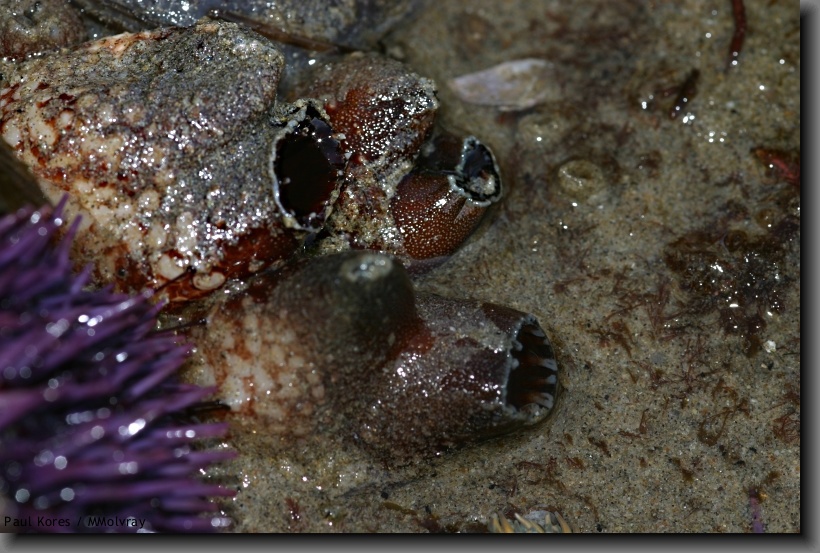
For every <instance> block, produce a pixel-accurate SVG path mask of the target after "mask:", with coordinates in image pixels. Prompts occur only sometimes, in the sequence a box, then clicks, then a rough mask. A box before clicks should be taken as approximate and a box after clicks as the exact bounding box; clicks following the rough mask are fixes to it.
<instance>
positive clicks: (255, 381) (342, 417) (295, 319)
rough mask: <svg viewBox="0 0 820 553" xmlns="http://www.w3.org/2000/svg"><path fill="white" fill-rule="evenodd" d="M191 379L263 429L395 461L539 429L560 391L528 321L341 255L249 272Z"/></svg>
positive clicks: (392, 263)
mask: <svg viewBox="0 0 820 553" xmlns="http://www.w3.org/2000/svg"><path fill="white" fill-rule="evenodd" d="M191 337H192V338H193V340H194V341H195V342H196V343H197V344H198V346H199V354H198V355H197V356H196V357H195V358H194V361H193V362H192V363H190V364H189V367H188V369H187V371H186V374H187V378H189V379H192V380H193V381H194V382H196V383H197V384H201V385H212V384H217V385H218V386H219V388H220V390H221V394H220V397H221V398H222V399H223V401H225V402H226V403H228V404H229V405H230V406H231V407H232V408H233V409H234V410H235V411H236V412H238V413H239V416H240V417H248V418H250V419H251V420H253V421H254V423H255V424H258V425H259V427H260V428H264V429H265V432H267V433H270V434H280V435H283V436H292V437H298V436H301V435H305V434H308V433H314V432H332V433H337V432H341V433H343V434H345V436H346V437H347V438H349V439H350V440H352V441H353V442H356V443H358V444H360V445H362V446H363V447H365V448H366V449H368V450H371V451H373V452H374V453H376V454H377V455H379V456H381V457H384V458H385V459H390V460H402V459H407V458H410V457H413V456H414V455H416V454H422V455H425V454H432V453H435V452H436V451H440V450H442V449H444V448H446V447H449V446H454V445H459V444H462V443H465V442H469V441H472V440H475V439H480V438H484V437H488V436H493V435H497V434H501V433H504V432H507V431H510V430H512V429H515V428H519V427H522V426H528V425H532V424H535V423H537V422H539V421H541V420H543V419H544V418H545V417H546V416H547V415H548V414H549V412H550V411H551V409H552V407H553V405H554V402H555V399H556V396H557V393H558V389H559V385H558V381H557V371H558V369H557V365H556V361H555V356H554V352H553V349H552V346H551V344H550V342H549V340H548V339H547V337H546V335H545V333H544V331H543V330H542V329H541V327H540V326H539V324H538V321H537V320H536V319H535V318H534V317H532V316H531V315H527V314H525V313H521V312H519V311H516V310H514V309H510V308H507V307H502V306H499V305H495V304H491V303H484V302H477V301H469V300H455V299H450V298H444V297H440V296H436V295H431V294H420V293H419V294H417V293H415V292H414V290H413V286H412V283H411V282H410V279H409V276H408V274H407V272H406V271H405V269H404V268H403V267H402V266H401V264H400V263H398V262H397V261H396V260H395V259H394V258H391V257H389V256H386V255H384V254H378V253H374V252H346V253H342V254H335V255H328V256H322V257H316V258H312V259H309V260H301V261H298V262H295V263H293V264H291V265H289V266H287V267H285V268H284V269H283V270H281V271H279V272H266V273H264V274H261V275H259V276H257V277H256V278H255V279H254V281H253V283H252V284H251V285H250V287H249V288H248V289H247V290H246V291H245V292H243V293H242V294H240V295H238V296H235V297H232V298H227V299H225V300H222V301H221V302H220V303H219V304H217V305H215V306H214V307H213V309H212V311H211V312H210V313H209V314H208V316H207V317H206V320H205V324H204V325H200V326H197V327H195V328H193V329H192V331H191Z"/></svg>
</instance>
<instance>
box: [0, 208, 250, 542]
mask: <svg viewBox="0 0 820 553" xmlns="http://www.w3.org/2000/svg"><path fill="white" fill-rule="evenodd" d="M62 205H63V204H62V203H61V204H60V205H58V206H57V208H55V209H54V210H53V211H52V210H51V209H50V208H44V209H42V210H40V211H34V210H33V209H31V208H27V209H22V210H20V211H18V212H17V213H16V214H13V215H8V216H6V217H4V218H2V219H0V521H3V522H4V525H3V526H2V527H0V531H35V532H100V531H115V532H120V531H122V532H134V531H172V532H173V531H194V532H199V531H209V530H217V529H219V528H221V527H224V526H226V525H228V523H229V521H228V519H227V518H226V517H224V516H222V515H218V514H215V512H216V511H217V510H218V507H217V506H216V505H215V504H214V503H212V502H211V501H209V500H208V497H209V496H230V495H233V492H232V491H231V490H228V489H226V488H222V487H220V486H218V485H212V484H206V483H203V482H201V481H200V480H198V479H197V478H196V477H195V473H196V471H198V470H199V469H201V468H203V467H206V466H207V465H210V464H211V463H214V462H217V461H220V460H223V459H226V458H229V457H232V456H233V455H234V454H233V452H231V451H197V450H195V449H194V448H192V444H193V443H194V442H195V440H196V439H200V438H208V437H215V436H219V435H222V434H223V433H224V432H225V431H226V429H227V428H226V425H225V424H223V423H218V424H200V423H193V422H191V417H186V416H185V411H186V410H187V409H190V408H191V407H192V406H194V405H195V404H197V403H198V402H199V401H200V400H201V399H202V398H203V397H205V396H207V395H209V394H211V393H212V392H213V389H208V388H202V387H199V386H194V385H189V384H181V383H178V382H177V381H176V380H175V379H174V377H175V373H176V371H177V369H178V368H179V366H180V365H181V363H182V362H183V360H184V358H185V357H186V356H187V353H188V348H187V346H186V345H184V344H180V343H179V340H178V339H177V338H176V337H175V336H174V335H173V334H169V333H167V332H158V331H156V330H155V323H156V320H155V315H156V312H157V310H158V306H155V305H152V304H151V303H150V302H149V301H148V298H149V295H148V294H143V295H140V296H136V297H131V296H127V295H124V294H115V293H112V292H111V291H110V290H109V289H104V290H96V291H92V290H86V289H84V287H85V285H86V283H87V281H88V275H89V271H88V270H86V271H84V272H83V273H81V274H80V275H76V276H75V275H73V274H72V271H71V264H70V261H69V257H68V252H69V242H70V239H71V237H72V236H73V233H74V229H75V228H76V222H75V225H74V226H73V227H72V228H71V229H70V230H69V231H68V233H67V235H66V239H64V240H63V241H62V242H61V243H60V244H59V245H57V246H55V245H54V244H53V238H54V234H55V232H56V230H57V229H58V228H59V227H60V226H61V225H63V224H66V223H65V221H63V220H62V218H61V213H62ZM3 496H5V498H6V500H5V501H4V499H3ZM202 513H209V514H208V515H207V516H202Z"/></svg>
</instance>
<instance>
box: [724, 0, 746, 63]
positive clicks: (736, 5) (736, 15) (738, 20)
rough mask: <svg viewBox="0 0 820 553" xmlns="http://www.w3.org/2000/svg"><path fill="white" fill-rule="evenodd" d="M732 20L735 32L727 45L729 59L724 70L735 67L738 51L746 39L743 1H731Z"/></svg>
mask: <svg viewBox="0 0 820 553" xmlns="http://www.w3.org/2000/svg"><path fill="white" fill-rule="evenodd" d="M732 18H733V19H734V22H735V31H734V33H733V34H732V41H731V42H730V43H729V57H728V58H727V60H726V69H727V70H728V69H729V68H730V67H733V66H735V65H737V62H738V58H739V57H740V51H741V49H742V48H743V39H744V38H746V8H745V6H744V5H743V0H732Z"/></svg>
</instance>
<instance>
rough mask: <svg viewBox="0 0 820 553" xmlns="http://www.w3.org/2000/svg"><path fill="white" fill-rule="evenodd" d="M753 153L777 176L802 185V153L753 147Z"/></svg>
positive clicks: (790, 182)
mask: <svg viewBox="0 0 820 553" xmlns="http://www.w3.org/2000/svg"><path fill="white" fill-rule="evenodd" d="M752 154H754V156H755V157H756V158H757V159H758V160H759V161H760V162H761V163H763V164H764V165H766V166H767V167H768V168H769V169H771V171H772V173H773V174H774V175H775V177H781V178H783V180H785V181H786V182H787V183H789V184H793V185H798V186H799V185H800V154H799V153H798V154H794V153H791V152H786V151H783V150H775V149H772V148H764V147H762V146H759V147H757V148H752Z"/></svg>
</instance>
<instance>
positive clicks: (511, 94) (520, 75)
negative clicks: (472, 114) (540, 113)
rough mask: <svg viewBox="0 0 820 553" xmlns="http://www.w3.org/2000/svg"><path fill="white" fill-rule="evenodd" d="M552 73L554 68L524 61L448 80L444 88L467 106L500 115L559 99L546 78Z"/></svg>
mask: <svg viewBox="0 0 820 553" xmlns="http://www.w3.org/2000/svg"><path fill="white" fill-rule="evenodd" d="M553 71H554V68H553V64H551V63H549V62H547V61H545V60H542V59H538V58H524V59H520V60H511V61H506V62H504V63H500V64H498V65H495V66H493V67H490V68H489V69H484V70H483V71H478V72H476V73H469V74H467V75H462V76H460V77H456V78H454V79H450V80H449V81H448V82H447V84H448V85H449V86H450V88H451V89H452V90H453V92H455V93H456V95H457V96H458V97H459V98H460V99H461V100H463V101H465V102H468V103H470V104H478V105H485V106H496V107H498V108H499V109H500V110H502V111H514V110H523V109H527V108H531V107H533V106H535V105H537V104H540V103H542V102H544V101H546V100H548V99H550V98H553V97H554V98H557V97H559V96H560V91H559V90H557V88H556V85H555V83H554V81H553V80H551V79H550V78H549V77H550V76H551V73H552V72H553Z"/></svg>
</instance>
